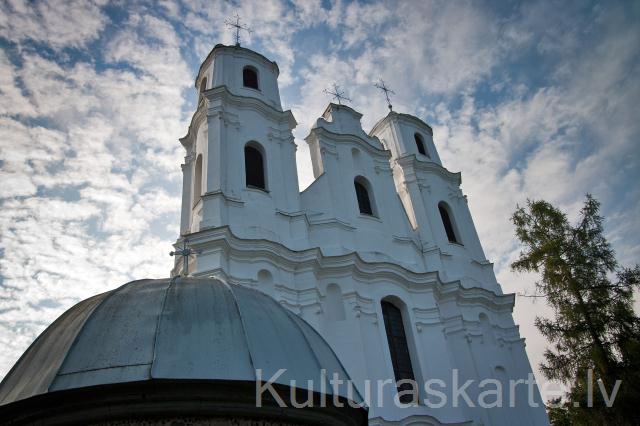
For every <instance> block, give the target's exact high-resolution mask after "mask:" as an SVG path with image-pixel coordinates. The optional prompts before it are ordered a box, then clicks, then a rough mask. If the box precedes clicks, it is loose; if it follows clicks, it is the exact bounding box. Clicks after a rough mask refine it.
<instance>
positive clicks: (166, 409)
mask: <svg viewBox="0 0 640 426" xmlns="http://www.w3.org/2000/svg"><path fill="white" fill-rule="evenodd" d="M272 386H273V388H274V389H275V390H276V392H277V393H278V395H279V396H280V397H281V398H282V400H283V401H284V402H285V403H286V404H287V406H286V407H281V406H280V405H279V404H278V401H277V400H276V399H275V398H274V397H273V396H272V395H271V394H270V393H269V392H264V393H263V394H261V397H260V401H261V406H260V407H258V406H257V396H256V383H255V382H239V381H225V380H148V381H143V382H132V383H118V384H111V385H100V386H92V387H87V388H79V389H71V390H64V391H56V392H49V393H46V394H42V395H37V396H33V397H31V398H27V399H24V400H20V401H17V402H14V403H11V404H7V405H4V406H1V407H0V419H2V420H0V425H38V426H53V425H63V424H64V425H105V426H107V425H109V426H111V425H113V426H115V425H150V426H151V425H153V426H161V425H162V426H165V425H167V426H169V425H170V426H178V425H179V426H187V425H193V426H200V425H207V426H222V425H235V426H245V425H247V426H249V425H250V426H271V425H278V426H294V425H295V426H297V425H318V426H320V425H326V424H331V425H338V426H356V425H358V426H362V425H365V424H366V423H367V413H366V410H364V409H362V408H352V407H350V406H349V404H348V402H347V400H346V399H344V398H342V397H340V398H339V399H338V404H336V405H334V404H333V398H332V396H331V395H325V396H324V397H322V396H321V395H320V394H319V393H317V392H315V393H313V394H312V398H310V400H312V401H313V406H310V407H305V408H304V409H300V408H294V407H293V406H292V404H291V400H290V399H289V395H291V388H290V387H288V386H284V385H278V384H274V385H272ZM297 391H298V392H297V394H298V395H300V398H301V399H302V398H305V400H306V398H307V390H304V389H299V390H297ZM300 402H302V401H300ZM340 405H342V406H340Z"/></svg>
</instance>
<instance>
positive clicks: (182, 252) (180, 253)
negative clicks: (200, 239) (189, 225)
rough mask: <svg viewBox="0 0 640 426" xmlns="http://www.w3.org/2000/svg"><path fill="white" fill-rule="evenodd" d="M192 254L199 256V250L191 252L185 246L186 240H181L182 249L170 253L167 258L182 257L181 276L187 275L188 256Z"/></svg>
mask: <svg viewBox="0 0 640 426" xmlns="http://www.w3.org/2000/svg"><path fill="white" fill-rule="evenodd" d="M192 254H200V250H192V249H190V248H189V247H188V245H187V239H186V238H185V239H184V240H182V248H181V249H180V250H176V251H172V252H171V253H169V256H182V261H183V262H184V263H183V266H182V275H183V276H185V277H186V276H188V275H189V256H191V255H192Z"/></svg>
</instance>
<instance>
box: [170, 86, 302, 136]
mask: <svg viewBox="0 0 640 426" xmlns="http://www.w3.org/2000/svg"><path fill="white" fill-rule="evenodd" d="M216 100H221V101H223V102H227V103H228V104H229V105H233V106H236V107H239V108H241V109H253V110H255V111H258V112H259V113H261V114H262V115H263V116H265V117H267V118H269V119H273V120H274V121H276V122H277V123H278V124H281V123H286V124H287V125H288V126H289V130H293V129H294V128H295V127H296V126H297V125H298V122H297V121H296V119H295V117H294V116H293V113H292V112H291V110H286V111H281V110H279V109H277V108H274V107H273V106H271V105H269V104H267V103H266V102H264V101H262V100H260V99H257V98H253V97H250V96H240V95H235V94H233V93H231V92H230V91H229V88H228V87H227V86H224V85H223V86H216V87H214V88H211V89H208V90H205V91H204V92H202V97H201V101H200V102H199V103H198V108H197V109H196V112H194V113H193V116H192V117H191V122H190V123H189V129H188V130H187V134H186V135H185V136H183V137H182V138H180V139H179V140H180V143H181V144H182V145H183V146H184V147H185V148H186V147H188V146H189V145H191V144H192V143H193V141H192V138H193V136H194V135H195V129H196V128H197V127H198V125H199V124H200V123H201V122H202V121H203V120H205V119H206V118H207V117H208V116H214V115H220V114H224V107H223V106H218V105H212V103H213V102H214V101H216Z"/></svg>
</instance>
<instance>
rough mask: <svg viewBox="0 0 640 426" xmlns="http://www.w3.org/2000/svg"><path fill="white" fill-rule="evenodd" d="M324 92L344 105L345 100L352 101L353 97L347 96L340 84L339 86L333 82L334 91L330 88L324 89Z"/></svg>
mask: <svg viewBox="0 0 640 426" xmlns="http://www.w3.org/2000/svg"><path fill="white" fill-rule="evenodd" d="M323 92H324V93H326V94H327V95H331V96H333V99H335V100H337V101H338V105H342V101H343V100H345V101H349V102H351V99H349V98H347V97H346V96H345V95H344V91H340V86H338V85H337V84H336V83H333V92H332V91H331V90H328V89H324V90H323Z"/></svg>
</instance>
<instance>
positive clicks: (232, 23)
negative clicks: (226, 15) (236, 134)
mask: <svg viewBox="0 0 640 426" xmlns="http://www.w3.org/2000/svg"><path fill="white" fill-rule="evenodd" d="M224 23H225V25H226V26H227V27H229V28H235V29H236V46H240V30H245V31H246V32H248V33H249V34H251V33H252V32H253V30H252V29H251V28H249V27H248V26H246V25H242V24H241V23H240V16H239V15H238V14H237V13H236V16H235V21H233V20H230V19H225V21H224Z"/></svg>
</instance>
